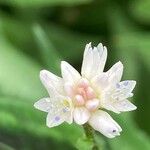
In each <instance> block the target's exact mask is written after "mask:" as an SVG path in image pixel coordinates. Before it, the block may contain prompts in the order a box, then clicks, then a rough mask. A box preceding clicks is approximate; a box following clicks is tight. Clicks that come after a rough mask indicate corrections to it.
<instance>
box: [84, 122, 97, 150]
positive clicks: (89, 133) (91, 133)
mask: <svg viewBox="0 0 150 150" xmlns="http://www.w3.org/2000/svg"><path fill="white" fill-rule="evenodd" d="M83 129H84V133H85V136H86V138H87V139H88V140H90V141H92V143H93V147H92V149H91V150H100V149H99V148H98V146H97V143H96V141H95V137H94V130H93V129H92V127H91V126H90V125H89V124H87V123H86V124H84V125H83Z"/></svg>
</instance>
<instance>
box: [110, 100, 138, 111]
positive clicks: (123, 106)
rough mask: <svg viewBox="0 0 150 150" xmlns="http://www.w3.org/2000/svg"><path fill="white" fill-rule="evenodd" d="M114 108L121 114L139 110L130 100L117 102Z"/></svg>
mask: <svg viewBox="0 0 150 150" xmlns="http://www.w3.org/2000/svg"><path fill="white" fill-rule="evenodd" d="M113 107H114V108H115V109H117V110H118V111H120V112H124V111H132V110H135V109H136V108H137V107H136V106H135V105H134V104H132V103H131V102H130V101H128V100H122V101H116V102H115V103H113Z"/></svg>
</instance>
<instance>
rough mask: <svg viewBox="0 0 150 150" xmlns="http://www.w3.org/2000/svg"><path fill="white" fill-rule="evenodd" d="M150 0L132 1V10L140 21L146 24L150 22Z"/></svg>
mask: <svg viewBox="0 0 150 150" xmlns="http://www.w3.org/2000/svg"><path fill="white" fill-rule="evenodd" d="M149 8H150V1H149V0H137V1H135V0H134V1H133V2H131V5H130V12H131V13H132V15H133V16H134V17H135V18H136V19H137V20H138V21H139V22H142V23H144V24H150V11H149Z"/></svg>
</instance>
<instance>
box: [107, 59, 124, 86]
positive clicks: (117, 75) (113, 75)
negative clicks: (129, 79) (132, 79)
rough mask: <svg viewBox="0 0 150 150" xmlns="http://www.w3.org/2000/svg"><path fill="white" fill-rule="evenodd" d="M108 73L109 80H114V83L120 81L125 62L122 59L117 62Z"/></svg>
mask: <svg viewBox="0 0 150 150" xmlns="http://www.w3.org/2000/svg"><path fill="white" fill-rule="evenodd" d="M107 74H108V76H109V82H112V84H116V83H118V82H120V80H121V77H122V74H123V64H122V63H121V62H120V61H119V62H117V63H116V64H115V65H113V66H112V67H111V68H110V69H109V70H108V71H107Z"/></svg>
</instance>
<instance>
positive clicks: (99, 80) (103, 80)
mask: <svg viewBox="0 0 150 150" xmlns="http://www.w3.org/2000/svg"><path fill="white" fill-rule="evenodd" d="M91 83H92V84H93V86H95V88H97V89H98V90H99V91H100V92H101V91H102V90H105V89H106V88H107V87H109V86H110V83H109V76H108V74H107V73H104V72H103V73H101V74H100V75H97V76H95V77H94V78H93V79H92V80H91Z"/></svg>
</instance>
